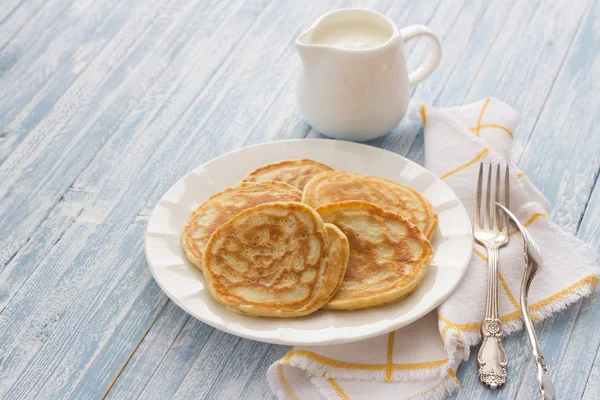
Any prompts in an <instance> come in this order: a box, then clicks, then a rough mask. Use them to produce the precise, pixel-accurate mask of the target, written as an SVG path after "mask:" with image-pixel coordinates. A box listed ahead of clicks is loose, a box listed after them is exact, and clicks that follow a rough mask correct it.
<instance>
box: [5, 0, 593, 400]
mask: <svg viewBox="0 0 600 400" xmlns="http://www.w3.org/2000/svg"><path fill="white" fill-rule="evenodd" d="M354 6H359V7H369V8H372V9H375V10H378V11H381V12H384V13H386V14H387V15H388V16H389V17H390V18H391V19H392V20H394V21H395V22H396V23H397V24H398V25H399V26H407V25H409V24H414V23H423V24H427V25H429V26H430V27H431V28H432V29H433V30H434V31H435V32H437V34H438V35H439V36H440V38H441V39H442V43H443V48H444V55H443V60H442V64H441V66H440V68H439V69H438V70H437V71H436V72H435V73H434V75H433V76H432V77H431V78H430V79H428V80H427V81H425V82H424V83H423V84H421V85H419V87H418V88H417V89H416V90H414V92H413V104H418V103H419V102H421V101H423V102H426V103H429V104H433V105H436V106H452V105H460V104H463V103H467V102H471V101H475V100H479V99H481V98H484V97H487V96H496V97H498V98H500V99H502V100H504V101H506V102H507V103H509V104H511V105H512V106H514V107H515V108H516V109H518V110H519V111H520V112H521V116H522V122H521V124H520V125H519V128H518V131H517V134H516V137H515V143H514V149H513V157H514V158H513V160H514V161H515V162H517V163H518V164H519V166H520V167H521V168H522V169H523V170H524V171H525V172H526V173H527V175H528V176H529V177H530V179H531V180H533V182H534V183H535V184H536V185H537V186H538V187H539V188H540V189H541V190H542V191H543V192H544V193H545V195H546V196H547V197H548V199H549V200H550V203H551V204H552V206H553V211H552V215H551V218H552V219H553V220H554V221H555V222H556V223H558V224H559V225H561V226H562V227H564V229H565V230H567V231H568V232H572V233H574V234H576V235H578V236H579V237H581V238H582V239H584V240H586V241H588V242H591V243H592V244H593V245H594V246H595V247H596V248H599V244H600V188H599V187H596V186H595V184H596V180H597V177H598V172H599V169H600V156H599V154H600V153H599V151H600V132H599V130H600V109H599V108H600V107H599V106H600V87H599V82H600V55H599V53H598V49H599V43H600V23H599V21H600V2H592V1H585V0H572V1H559V2H554V1H549V0H548V1H516V0H507V1H494V2H488V1H474V2H471V1H462V0H455V1H443V2H442V1H441V0H428V1H413V0H406V1H397V2H392V1H389V0H375V1H352V0H350V1H330V2H326V1H319V2H317V1H312V2H308V1H303V2H300V1H293V2H292V1H268V0H249V1H245V2H244V1H235V0H233V1H232V0H223V1H216V0H215V1H209V0H206V1H204V0H137V1H134V0H76V1H70V0H2V2H1V3H0V127H1V129H2V130H1V131H0V238H1V240H0V246H1V247H0V398H5V399H26V398H36V399H61V398H67V397H71V398H74V399H87V398H100V397H102V396H106V397H108V398H114V399H129V398H138V397H140V398H143V399H151V398H152V399H154V398H156V399H165V398H170V397H177V398H194V399H202V398H221V399H233V398H237V397H241V398H250V399H259V398H272V394H271V392H270V391H269V388H268V386H267V383H266V381H265V371H266V368H267V367H268V366H269V364H270V363H271V362H273V361H274V360H276V359H278V358H279V357H281V356H282V355H283V354H284V353H285V352H286V351H287V349H286V348H285V347H283V346H272V345H268V344H264V343H258V342H253V341H250V340H244V339H240V338H237V337H235V336H231V335H228V334H225V333H222V332H219V331H216V330H214V329H213V328H211V327H209V326H207V325H204V324H203V323H201V322H199V321H197V320H195V319H194V318H191V317H190V316H188V315H187V314H186V313H184V312H183V311H181V310H180V309H179V308H178V307H177V306H176V305H174V304H173V303H172V302H170V301H169V300H168V299H167V297H166V296H165V295H164V294H163V293H162V292H161V290H160V289H159V288H158V286H157V285H156V283H155V282H154V281H153V279H152V277H151V275H150V272H149V270H148V268H147V265H146V259H145V256H144V250H143V243H144V240H143V235H144V231H145V228H146V224H147V221H148V216H149V214H150V212H151V210H152V208H153V207H154V205H155V204H156V202H157V200H158V199H159V198H160V197H161V196H162V194H163V193H164V192H165V191H166V190H167V189H168V188H169V187H170V186H171V185H172V184H173V183H174V182H175V181H176V180H177V179H179V178H180V177H181V176H183V175H184V174H185V173H186V172H188V171H190V170H191V169H192V168H194V167H196V166H198V165H200V164H202V163H204V162H206V161H208V160H210V159H212V158H214V157H216V156H218V155H221V154H224V153H226V152H229V151H231V150H235V149H237V148H240V147H242V146H247V145H250V144H254V143H260V142H266V141H270V140H281V139H289V138H303V137H313V136H318V135H317V134H316V133H315V132H314V131H312V130H311V129H310V127H309V126H308V125H307V124H306V123H305V122H303V121H302V119H301V118H300V117H299V116H298V113H297V110H296V108H295V98H294V76H295V74H296V72H297V70H298V68H299V58H298V57H297V55H296V51H295V49H294V39H295V38H296V37H297V36H298V35H299V33H300V32H301V31H302V30H303V29H305V28H306V27H308V26H309V25H310V24H311V23H312V22H313V21H314V20H315V19H316V18H317V17H318V16H319V15H321V14H323V13H325V12H326V11H328V10H331V9H335V8H340V7H354ZM407 50H408V52H409V54H410V65H417V63H418V62H419V61H421V60H422V59H423V58H424V56H425V54H426V52H427V48H426V46H425V45H424V42H423V43H416V46H415V44H414V43H411V45H409V46H408V48H407ZM422 142H423V139H422V131H421V132H419V133H408V132H404V131H403V129H402V125H401V126H400V127H399V128H398V129H396V130H395V131H394V132H393V133H392V134H391V135H388V136H387V137H385V138H383V139H380V140H376V141H373V142H371V143H370V144H372V145H374V146H379V147H384V148H387V149H390V150H392V151H395V152H396V153H398V154H401V155H404V156H407V157H409V158H412V159H415V160H417V161H419V162H420V161H422V157H423V156H422ZM599 324H600V301H599V300H598V297H597V296H593V297H592V298H589V299H586V300H584V301H582V302H580V303H578V304H576V305H575V306H573V307H571V308H569V309H568V310H565V311H564V312H562V313H559V314H558V315H556V316H555V317H554V318H551V319H549V320H547V321H546V322H544V323H543V324H542V325H541V326H540V327H539V332H540V339H541V341H542V343H543V347H544V354H545V355H546V357H547V359H548V361H549V363H550V365H551V366H552V375H553V377H554V379H555V382H556V386H557V388H558V391H559V393H561V394H562V396H561V398H563V399H579V398H581V397H583V398H586V399H597V398H598V397H599V396H600V358H599V357H597V355H598V354H597V353H598V348H599V346H600V334H598V326H599ZM506 348H507V352H508V356H509V359H510V360H511V377H512V378H511V381H510V382H509V384H508V385H507V386H506V387H505V388H504V389H502V390H499V391H496V392H492V391H489V390H485V389H483V388H482V386H481V385H480V384H479V383H478V381H477V377H476V374H475V373H474V371H475V366H474V360H473V358H472V359H471V360H469V362H467V363H464V364H463V365H462V367H461V368H460V370H459V374H458V376H459V379H460V380H461V383H462V388H461V389H460V390H459V391H458V392H457V394H456V398H459V399H471V398H523V399H530V398H534V397H535V396H536V388H535V381H534V368H533V363H532V361H531V359H530V355H529V344H528V343H527V341H526V339H525V337H524V336H521V335H517V336H514V337H511V338H509V339H508V340H507V343H506ZM473 353H475V352H473Z"/></svg>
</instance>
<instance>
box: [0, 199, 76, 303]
mask: <svg viewBox="0 0 600 400" xmlns="http://www.w3.org/2000/svg"><path fill="white" fill-rule="evenodd" d="M84 202H85V193H84V192H67V193H66V194H65V196H64V197H63V198H62V199H61V201H60V202H59V203H58V204H57V205H56V207H55V208H54V209H53V210H52V211H51V212H50V214H49V215H48V217H47V218H46V220H44V222H43V223H42V224H41V225H40V227H39V228H38V229H37V230H36V231H35V233H34V234H33V235H32V236H31V238H30V239H29V240H28V242H27V244H26V245H25V246H23V247H22V248H21V250H20V251H19V252H18V253H17V254H16V255H15V257H14V258H12V259H11V260H10V262H9V263H8V264H7V265H6V266H5V267H4V268H1V269H0V272H1V274H0V312H1V311H2V310H4V308H5V307H6V305H7V304H8V303H9V302H10V301H11V299H12V297H13V296H14V295H15V293H16V292H17V291H18V290H19V289H20V288H21V286H22V285H23V284H24V283H25V282H26V281H27V279H29V277H30V275H31V274H32V273H33V271H35V269H36V268H37V267H38V266H39V263H40V262H41V261H42V260H43V259H44V258H45V257H46V255H47V254H48V253H49V252H50V251H51V250H52V248H53V247H54V246H55V245H56V244H57V242H58V241H59V240H61V238H62V236H63V234H64V233H65V232H66V231H67V229H68V228H69V226H70V225H71V224H72V223H73V221H74V220H75V219H76V217H77V216H78V215H79V214H80V213H81V211H82V210H83V205H84Z"/></svg>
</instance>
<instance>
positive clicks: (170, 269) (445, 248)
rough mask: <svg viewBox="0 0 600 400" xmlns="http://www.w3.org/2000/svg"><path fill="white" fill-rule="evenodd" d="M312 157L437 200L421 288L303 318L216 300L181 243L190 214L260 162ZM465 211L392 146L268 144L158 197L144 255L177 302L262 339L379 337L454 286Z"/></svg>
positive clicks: (297, 341) (469, 244) (465, 234)
mask: <svg viewBox="0 0 600 400" xmlns="http://www.w3.org/2000/svg"><path fill="white" fill-rule="evenodd" d="M293 158H311V159H313V160H316V161H320V162H323V163H326V164H328V165H330V166H332V167H333V168H335V169H342V170H347V171H354V172H361V173H363V174H369V175H374V176H379V177H382V178H387V179H390V180H394V181H397V182H400V183H404V184H407V185H410V186H412V187H414V188H415V189H417V190H418V191H420V192H421V193H423V194H424V195H425V196H426V197H427V198H428V199H429V201H431V203H432V204H433V205H434V207H435V211H436V212H437V213H438V216H439V225H438V228H437V231H436V233H435V235H434V238H433V241H432V244H433V248H434V250H435V255H434V258H433V261H432V264H431V267H430V269H429V271H428V272H427V275H426V277H425V279H424V280H423V282H422V284H421V286H420V287H419V289H418V290H417V291H415V292H414V293H413V294H411V295H410V296H408V297H407V298H406V299H405V300H402V301H401V302H399V303H397V304H392V305H389V306H386V307H380V308H374V309H370V310H360V311H317V312H316V313H314V314H311V315H309V316H306V317H301V318H286V319H279V318H251V317H246V316H243V315H239V314H236V313H234V312H232V311H229V310H227V309H226V308H225V307H224V306H222V305H220V304H219V303H217V302H216V301H215V300H213V298H212V297H211V296H210V294H209V293H208V290H207V289H206V287H205V283H204V279H203V277H202V273H201V272H200V271H199V270H198V269H197V268H196V267H194V266H193V265H192V264H191V263H190V262H188V260H187V259H186V257H185V255H184V253H183V250H182V249H181V245H180V242H179V237H180V233H181V231H182V229H183V226H184V225H185V222H186V219H187V217H188V215H189V214H190V212H191V211H192V210H193V209H194V208H196V206H197V205H198V204H200V203H201V202H202V201H203V200H204V199H206V198H207V197H209V196H210V195H212V194H214V193H216V192H218V191H220V190H223V189H225V188H227V187H229V186H233V185H236V184H237V183H238V182H239V181H240V180H241V179H242V178H243V177H244V176H246V174H248V173H249V172H250V171H252V170H253V169H255V168H257V167H260V166H261V165H264V164H267V163H271V162H275V161H280V160H286V159H293ZM472 238H473V236H472V232H471V223H470V220H469V217H468V215H467V212H466V211H465V209H464V207H463V206H462V204H461V203H460V201H459V200H458V198H457V197H456V195H455V194H454V193H453V192H452V190H450V188H449V187H448V186H447V185H446V184H445V183H444V182H442V181H441V180H440V179H439V178H437V177H436V176H435V175H433V174H432V173H431V172H429V171H428V170H426V169H425V168H423V167H421V166H420V165H418V164H416V163H414V162H412V161H410V160H408V159H406V158H404V157H401V156H399V155H397V154H394V153H392V152H389V151H386V150H381V149H378V148H376V147H371V146H367V145H363V144H357V143H352V142H343V141H335V140H319V139H315V140H292V141H278V142H271V143H265V144H261V145H257V146H252V147H246V148H243V149H240V150H238V151H235V152H232V153H229V154H225V155H223V156H221V157H219V158H216V159H214V160H212V161H210V162H207V163H206V164H204V165H202V166H200V167H198V168H196V169H195V170H194V171H192V172H190V173H189V174H187V175H186V176H185V177H183V178H182V179H181V180H180V181H179V182H177V183H176V184H175V185H173V187H171V189H169V191H168V192H167V193H166V194H165V195H164V196H163V198H162V199H161V200H160V201H159V202H158V205H157V206H156V208H155V209H154V212H153V213H152V217H151V218H150V222H149V223H148V231H147V233H146V257H147V258H148V265H149V266H150V270H151V271H152V275H154V279H156V282H158V284H159V285H160V287H161V288H162V290H163V291H164V292H165V293H166V294H167V296H169V297H170V298H171V300H173V301H174V302H175V303H176V304H177V305H178V306H179V307H181V308H182V309H184V310H185V311H186V312H188V313H189V314H191V315H193V316H194V317H196V318H198V319H199V320H200V321H202V322H205V323H207V324H209V325H211V326H213V327H215V328H217V329H220V330H222V331H225V332H229V333H231V334H234V335H237V336H241V337H245V338H248V339H254V340H258V341H261V342H269V343H277V344H287V345H324V344H339V343H347V342H353V341H357V340H361V339H367V338H370V337H373V336H377V335H381V334H384V333H387V332H390V331H392V330H394V329H397V328H400V327H402V326H405V325H407V324H410V323H411V322H413V321H415V320H417V319H418V318H420V317H422V316H424V315H425V314H427V313H428V312H430V311H431V310H433V309H434V308H435V307H437V306H438V305H439V304H440V303H441V302H442V301H444V300H445V299H446V298H447V297H448V296H449V295H450V293H452V291H453V290H454V289H455V288H456V286H457V285H458V283H459V282H460V281H461V279H462V278H463V276H464V275H465V272H466V270H467V265H468V262H469V260H470V259H471V253H472V251H473V239H472Z"/></svg>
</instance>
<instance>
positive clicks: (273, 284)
mask: <svg viewBox="0 0 600 400" xmlns="http://www.w3.org/2000/svg"><path fill="white" fill-rule="evenodd" d="M348 256H349V247H348V240H347V239H346V237H345V236H344V234H343V233H342V232H341V231H340V230H339V229H338V228H337V227H335V226H334V225H331V224H326V223H324V222H323V220H322V219H321V217H320V216H319V214H317V213H316V212H315V211H314V210H313V209H312V208H310V207H308V206H307V205H305V204H302V203H284V202H278V203H269V204H261V205H259V206H256V207H253V208H250V209H248V210H245V211H243V212H241V213H240V214H238V215H236V216H235V217H234V218H232V219H231V220H229V221H228V222H227V223H225V224H224V225H223V226H221V227H220V228H219V229H217V230H216V231H215V232H214V233H213V234H212V236H211V238H210V240H209V242H208V244H207V246H206V250H205V252H204V258H203V262H202V269H203V273H204V277H205V278H206V280H207V287H208V289H209V292H210V294H211V295H212V296H213V297H214V298H215V299H216V300H217V301H219V302H220V303H222V304H224V305H225V306H226V307H227V308H229V309H231V310H233V311H235V312H238V313H242V314H245V315H249V316H263V317H299V316H303V315H307V314H310V313H312V312H315V311H316V310H318V309H319V308H321V307H323V306H324V305H325V304H327V303H328V302H329V300H331V298H332V297H333V296H334V295H335V293H336V292H337V290H338V289H339V287H340V285H341V284H342V281H343V280H344V274H345V272H346V265H347V263H348Z"/></svg>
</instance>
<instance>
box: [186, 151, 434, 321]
mask: <svg viewBox="0 0 600 400" xmlns="http://www.w3.org/2000/svg"><path fill="white" fill-rule="evenodd" d="M436 226H437V215H436V214H435V212H434V210H433V207H432V205H431V203H430V202H429V201H428V200H427V199H426V198H425V197H424V196H423V195H422V194H421V193H419V192H417V191H416V190H414V189H413V188H411V187H409V186H406V185H401V184H399V183H396V182H392V181H388V180H385V179H381V178H376V177H373V176H368V175H362V174H357V173H352V172H345V171H335V170H333V169H332V168H331V167H329V166H327V165H324V164H321V163H318V162H316V161H313V160H307V159H301V160H286V161H281V162H277V163H273V164H268V165H265V166H263V167H261V168H258V169H256V170H254V171H253V172H251V173H250V174H249V175H248V176H246V177H245V178H244V179H243V180H242V182H241V183H240V184H239V185H237V186H234V187H231V188H228V189H225V190H224V191H222V192H219V193H217V194H215V195H213V196H211V197H209V198H208V199H207V200H206V201H204V202H203V203H202V204H200V205H199V206H198V207H197V208H196V209H195V210H194V211H193V212H192V214H191V215H190V217H189V219H188V221H187V223H186V225H185V227H184V229H183V234H182V239H181V242H182V246H183V249H184V250H185V254H186V255H187V257H188V259H189V260H190V261H191V262H192V263H193V264H194V265H196V266H197V267H198V268H199V269H200V270H201V271H202V273H203V275H204V277H205V279H206V282H207V287H208V289H209V291H210V293H211V295H212V296H213V297H214V298H215V299H216V300H217V301H219V302H220V303H222V304H224V305H225V306H226V307H227V308H229V309H230V310H232V311H235V312H238V313H241V314H245V315H250V316H264V317H297V316H303V315H308V314H310V313H313V312H315V311H316V310H318V309H320V308H323V309H328V310H355V309H363V308H370V307H377V306H382V305H385V304H388V303H391V302H395V301H398V300H400V299H402V298H404V297H406V296H407V295H408V294H410V293H411V292H413V291H414V290H416V288H417V287H418V286H419V284H420V283H421V281H422V279H423V277H424V276H425V273H426V271H427V268H428V266H429V264H430V262H431V259H432V257H433V249H432V247H431V244H430V243H429V240H430V239H431V237H432V235H433V232H434V231H435V228H436Z"/></svg>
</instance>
